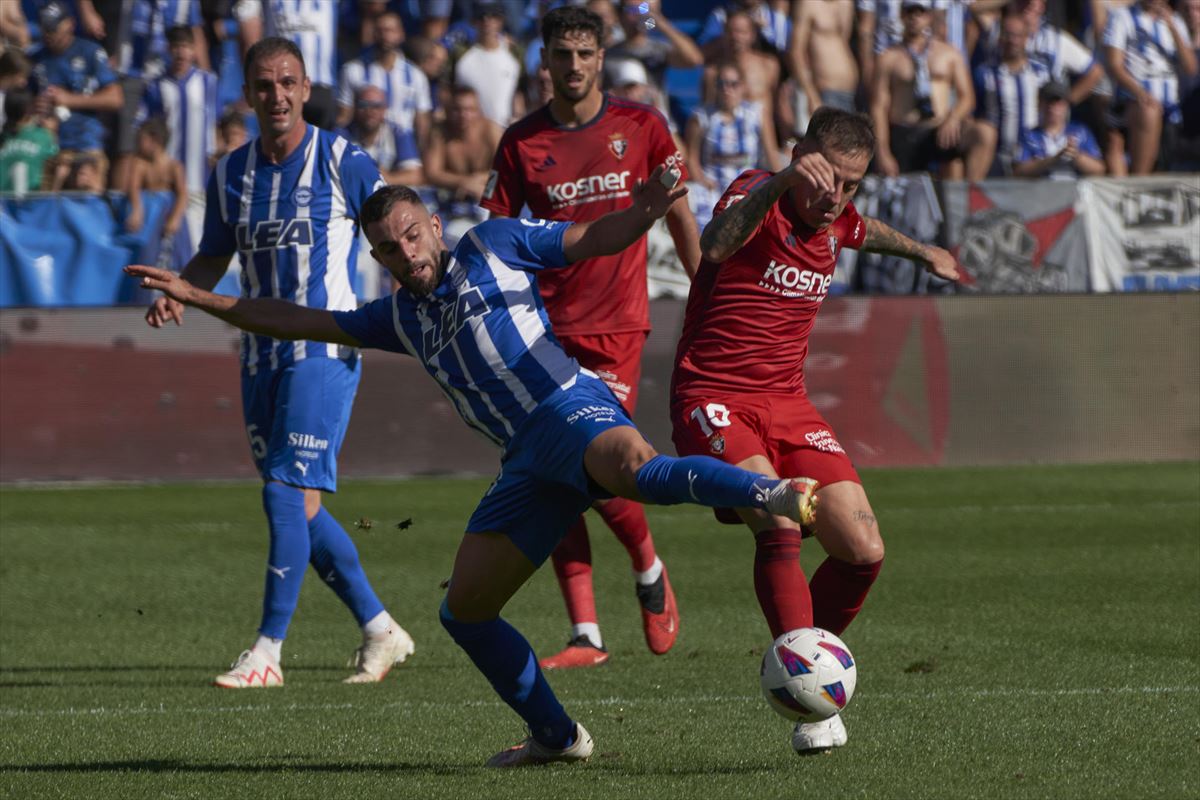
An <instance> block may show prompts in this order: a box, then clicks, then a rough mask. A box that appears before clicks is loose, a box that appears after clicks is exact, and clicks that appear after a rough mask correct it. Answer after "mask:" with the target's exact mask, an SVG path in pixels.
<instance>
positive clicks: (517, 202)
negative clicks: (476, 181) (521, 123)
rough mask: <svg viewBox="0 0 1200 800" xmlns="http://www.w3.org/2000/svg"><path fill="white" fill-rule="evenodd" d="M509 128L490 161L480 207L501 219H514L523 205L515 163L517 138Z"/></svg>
mask: <svg viewBox="0 0 1200 800" xmlns="http://www.w3.org/2000/svg"><path fill="white" fill-rule="evenodd" d="M512 132H513V128H509V129H508V130H507V131H506V132H505V134H504V136H503V137H502V138H501V139H500V147H499V148H498V149H497V150H496V155H495V157H494V158H493V159H492V174H491V175H489V176H488V181H487V186H485V187H484V189H483V198H482V199H481V200H480V203H479V204H480V205H481V206H483V207H484V208H486V209H487V210H488V211H494V212H495V213H497V214H499V215H500V216H502V217H515V216H516V215H517V214H518V213H519V212H520V211H521V207H522V206H524V205H525V187H524V185H523V184H522V181H521V169H520V166H519V165H518V163H517V160H518V158H519V156H518V153H517V137H516V136H513V135H511V134H512Z"/></svg>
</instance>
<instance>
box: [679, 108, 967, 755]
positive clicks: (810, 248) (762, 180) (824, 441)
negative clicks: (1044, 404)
mask: <svg viewBox="0 0 1200 800" xmlns="http://www.w3.org/2000/svg"><path fill="white" fill-rule="evenodd" d="M874 148H875V136H874V133H873V132H872V130H871V123H870V121H869V120H868V119H867V118H866V117H864V116H862V115H860V114H850V113H847V112H845V111H838V110H835V109H833V108H828V107H826V108H821V109H818V110H817V112H816V113H815V114H813V117H812V121H811V122H810V123H809V126H808V132H807V136H806V138H805V141H804V142H802V143H801V144H799V145H797V146H796V149H795V151H794V152H793V158H794V160H793V161H792V163H791V165H789V166H788V167H787V168H785V169H784V170H782V171H780V172H778V173H775V174H771V173H769V172H764V171H761V170H750V171H749V172H745V173H743V174H742V175H741V176H739V177H738V178H737V179H736V180H735V181H734V182H733V183H732V184H730V186H729V189H728V190H727V191H726V192H725V195H724V196H723V197H722V198H721V201H720V202H719V203H718V204H717V208H716V210H715V212H714V215H713V220H712V222H711V223H709V225H708V226H707V227H706V228H705V229H704V236H703V237H702V239H701V242H700V245H701V252H702V254H703V260H702V261H701V263H700V271H699V274H698V275H697V276H696V280H695V282H694V283H693V284H692V290H691V294H690V296H689V298H688V305H687V314H686V317H685V319H684V325H683V335H682V337H681V339H680V342H679V348H678V351H677V353H676V357H675V373H674V375H673V376H672V382H671V383H672V385H671V422H672V427H673V437H672V438H673V439H674V441H675V446H676V448H677V449H678V451H679V454H680V455H696V454H701V453H704V454H707V455H714V456H716V457H718V458H721V459H723V460H725V461H727V462H729V463H731V464H737V465H738V466H741V467H743V468H744V469H751V470H754V471H757V472H762V473H763V474H765V475H771V476H775V475H777V474H783V475H808V476H810V477H812V478H815V479H816V480H817V481H819V482H820V484H821V488H820V489H819V491H818V493H817V496H818V498H819V502H820V505H819V506H818V508H817V517H816V521H815V523H814V526H813V527H814V529H815V534H816V537H817V540H818V541H819V542H820V543H821V546H822V547H823V548H824V550H825V552H826V554H827V558H826V559H825V561H824V563H822V564H821V565H820V567H818V568H817V570H816V572H814V573H813V578H812V582H811V583H809V582H807V581H806V580H805V576H804V572H803V570H802V569H801V567H800V541H801V537H802V535H803V534H802V531H801V529H800V526H799V525H797V524H795V523H793V522H791V521H790V520H787V519H783V518H781V517H776V516H772V515H770V514H764V513H761V512H759V511H756V510H752V509H745V508H739V509H735V510H734V511H736V516H734V515H733V514H732V512H729V511H728V510H727V511H726V513H724V514H718V519H721V520H722V521H723V522H736V521H737V520H738V519H740V520H741V521H743V522H745V523H746V524H747V525H748V526H749V527H750V530H751V531H753V532H754V536H755V543H756V544H755V555H754V590H755V593H756V594H757V595H758V602H759V605H760V606H761V607H762V611H763V614H764V616H765V617H766V618H767V624H768V626H769V627H770V629H771V635H772V636H774V637H778V636H779V635H781V634H783V633H786V632H787V631H790V630H794V629H796V628H803V627H808V626H813V625H815V626H816V627H819V628H825V629H826V630H829V631H832V632H834V633H836V634H841V633H842V631H843V630H845V628H846V626H847V625H849V624H850V621H851V620H853V619H854V616H855V615H856V614H857V613H858V611H859V609H860V608H861V607H862V604H863V600H864V599H865V598H866V595H867V591H868V590H869V589H870V588H871V584H872V583H873V582H874V580H875V577H876V575H877V574H878V573H879V567H880V565H881V564H882V562H883V539H882V538H881V537H880V534H879V526H878V525H877V523H876V521H875V514H874V512H873V511H872V510H871V504H870V503H869V502H868V501H867V495H866V492H864V491H863V487H862V483H861V482H860V481H859V478H858V473H857V472H855V469H854V466H853V464H851V463H850V459H849V457H848V456H847V455H846V451H845V450H843V449H842V446H841V445H840V444H839V443H838V440H837V437H836V436H835V435H834V433H833V431H832V430H831V429H830V427H829V424H828V423H827V422H825V420H824V419H822V418H821V415H820V414H819V413H818V412H817V410H816V409H815V408H814V407H813V405H812V403H811V402H810V401H809V400H808V397H807V395H806V393H805V386H804V359H805V356H806V355H807V354H808V335H809V332H810V331H811V330H812V327H813V323H814V321H815V319H816V315H817V311H818V310H819V309H820V308H821V301H823V300H824V299H825V296H826V293H827V292H828V290H829V284H830V282H831V280H832V277H833V269H834V264H835V262H836V261H837V253H838V250H839V249H840V248H842V247H851V248H855V249H862V250H871V251H875V252H883V253H890V254H895V255H899V256H903V257H906V258H910V259H913V260H914V261H918V262H923V263H924V264H925V266H926V268H927V269H928V270H929V271H930V272H932V273H933V274H935V275H937V276H938V277H941V278H945V279H950V280H953V279H957V278H958V269H957V266H956V264H955V261H954V257H953V256H951V255H950V254H949V253H948V252H946V251H945V250H943V249H941V248H939V247H933V246H930V245H924V244H919V243H917V242H914V241H913V240H911V239H909V238H908V237H907V236H904V235H903V234H900V233H898V232H897V231H895V230H893V229H892V228H890V227H888V226H887V225H885V224H883V223H882V222H880V221H878V220H876V219H871V218H864V217H862V216H860V215H859V213H858V211H857V210H855V208H854V205H853V203H851V202H850V200H851V198H853V197H854V193H855V191H857V189H858V186H859V182H860V181H861V180H862V177H863V175H864V174H865V173H866V170H867V165H868V164H869V163H870V161H871V154H872V153H873V152H874ZM845 741H846V729H845V726H844V725H843V724H842V721H841V719H840V717H838V716H834V717H832V718H831V719H830V720H827V721H824V722H817V723H807V724H806V723H799V724H797V726H796V729H795V730H794V731H793V734H792V745H793V746H794V747H795V748H796V750H797V752H801V753H804V752H813V751H819V750H827V749H829V748H831V747H837V746H840V745H842V744H844V743H845Z"/></svg>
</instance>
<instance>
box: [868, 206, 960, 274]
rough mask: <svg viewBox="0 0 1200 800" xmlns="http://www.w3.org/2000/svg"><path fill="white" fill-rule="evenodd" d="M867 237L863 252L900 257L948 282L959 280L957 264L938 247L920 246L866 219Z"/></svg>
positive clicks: (879, 223)
mask: <svg viewBox="0 0 1200 800" xmlns="http://www.w3.org/2000/svg"><path fill="white" fill-rule="evenodd" d="M865 219H866V223H867V235H866V238H864V239H863V243H862V248H861V249H863V250H867V251H870V252H872V253H884V254H886V255H892V256H901V257H902V258H907V259H911V260H912V261H916V262H919V263H921V264H924V265H925V269H926V270H928V271H929V272H931V273H933V274H934V275H937V276H938V277H939V278H943V279H945V280H948V281H956V280H958V278H959V274H958V262H957V261H955V260H954V256H952V255H950V253H948V252H947V251H945V250H943V249H942V248H940V247H934V246H933V245H929V244H921V243H920V242H915V241H913V240H912V239H910V238H908V237H907V236H905V235H904V234H903V233H900V231H898V230H896V229H895V228H892V227H890V226H888V225H885V224H884V223H882V222H880V221H879V220H877V219H874V218H872V217H866V218H865Z"/></svg>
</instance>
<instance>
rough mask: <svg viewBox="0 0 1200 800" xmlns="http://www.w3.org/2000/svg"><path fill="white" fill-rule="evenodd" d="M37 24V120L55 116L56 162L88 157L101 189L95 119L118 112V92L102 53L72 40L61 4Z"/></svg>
mask: <svg viewBox="0 0 1200 800" xmlns="http://www.w3.org/2000/svg"><path fill="white" fill-rule="evenodd" d="M38 19H39V22H40V23H41V26H42V37H43V40H44V45H45V46H44V47H43V48H42V49H41V50H39V51H38V52H37V54H36V55H35V56H34V69H33V77H34V81H35V83H36V85H37V89H38V92H39V95H38V100H37V105H38V108H37V111H38V113H39V114H41V115H43V116H45V115H48V114H57V115H58V118H59V119H60V120H62V124H61V125H60V126H59V129H58V146H59V148H60V150H59V154H58V158H59V159H60V160H62V161H64V162H66V163H70V164H72V165H73V166H74V164H75V161H76V157H77V156H78V155H80V154H87V155H89V156H91V157H92V160H93V162H94V169H95V170H96V171H97V173H98V174H99V177H100V185H101V188H103V186H104V183H105V181H106V180H107V177H108V158H107V157H106V156H105V155H104V143H105V140H106V139H107V138H108V128H107V126H106V125H105V124H104V123H103V122H102V121H101V120H100V117H99V114H100V113H102V112H105V111H117V110H118V109H120V108H121V106H122V104H123V103H124V94H123V93H122V91H121V86H120V84H118V83H117V76H116V74H115V73H114V72H113V71H112V68H111V67H109V65H108V54H107V53H105V52H104V48H103V47H101V46H100V45H98V44H96V43H95V42H91V41H88V40H87V39H80V38H78V37H76V36H75V18H74V17H72V16H71V15H70V14H69V13H68V12H67V9H66V7H65V6H64V5H63V4H62V3H60V2H58V1H57V0H53V1H52V2H50V3H47V4H46V5H45V6H43V7H42V10H41V12H40V14H39V16H38ZM73 172H77V170H74V169H73Z"/></svg>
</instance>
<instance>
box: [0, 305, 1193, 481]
mask: <svg viewBox="0 0 1200 800" xmlns="http://www.w3.org/2000/svg"><path fill="white" fill-rule="evenodd" d="M651 313H652V317H653V323H654V327H655V330H654V333H653V334H652V335H651V337H650V339H649V341H648V343H647V346H646V351H645V365H644V370H643V377H642V384H641V387H640V388H641V400H640V405H639V408H638V413H637V421H638V423H639V426H641V428H642V430H643V432H644V433H645V434H646V435H647V436H648V438H649V439H650V441H651V442H653V443H654V444H655V446H656V447H658V448H659V449H660V450H662V451H664V452H668V453H670V452H674V449H673V447H672V445H671V438H670V426H669V421H668V416H667V414H668V409H667V399H668V398H667V393H668V390H669V383H670V369H671V364H672V362H673V357H674V351H675V343H676V341H677V340H678V336H679V332H680V328H681V325H682V319H683V303H682V302H681V301H679V300H675V299H671V300H658V301H654V302H653V303H652V304H651ZM237 344H238V335H237V333H236V332H235V331H234V330H233V329H232V328H230V327H229V326H227V325H225V324H223V323H221V322H219V321H217V320H214V319H212V318H210V317H207V316H206V315H204V314H200V313H195V312H191V313H189V314H188V315H187V318H186V322H185V324H184V325H183V327H181V328H176V327H174V326H169V327H168V329H166V330H160V331H155V330H151V329H149V328H148V327H147V326H146V324H145V322H144V321H143V319H142V310H141V309H136V308H120V309H95V310H91V309H58V310H34V309H30V310H20V311H17V310H10V311H5V312H4V313H3V314H0V387H2V399H3V402H0V481H4V482H12V481H45V480H83V479H117V480H183V479H197V478H217V479H227V478H246V479H250V478H253V477H254V469H253V466H252V463H251V460H250V456H249V452H248V445H247V440H246V434H245V430H244V428H243V423H242V412H241V400H240V396H239V380H238V373H239V369H238V366H237V358H236V355H235V353H236V349H237ZM365 362H366V363H365V369H364V377H363V381H362V385H361V388H360V390H359V394H358V399H357V401H356V404H355V410H354V416H353V418H352V421H351V423H350V429H349V432H348V435H347V438H346V443H345V446H344V447H343V450H342V453H341V458H340V461H341V469H340V473H341V474H342V475H343V476H347V477H390V476H402V475H413V474H439V473H475V474H485V475H486V474H492V473H493V472H494V471H495V470H496V466H497V459H496V455H497V454H496V451H495V450H494V449H493V448H492V447H491V446H490V445H489V444H487V443H485V442H484V441H483V440H482V439H481V438H479V437H477V436H476V435H475V434H474V433H472V432H471V431H469V430H468V429H467V428H466V426H465V425H463V424H462V422H461V421H460V420H459V419H458V418H457V416H456V415H455V412H454V409H453V408H452V407H451V406H450V404H449V403H448V401H447V400H446V399H445V396H444V395H443V394H442V393H441V392H440V391H439V390H438V389H437V387H436V386H435V385H434V383H433V381H432V380H431V379H429V378H428V377H427V376H425V375H423V374H420V373H423V370H422V368H421V367H420V366H419V365H418V364H417V363H416V362H415V361H414V360H413V359H409V358H403V357H397V356H393V355H390V354H386V353H380V352H375V351H372V352H368V353H366V354H365ZM807 385H808V390H809V393H810V395H811V397H812V398H813V401H814V403H815V404H816V405H817V407H818V408H819V409H820V410H821V411H822V413H823V414H824V415H825V417H826V418H827V420H828V421H829V423H830V424H831V426H832V427H833V429H834V431H835V432H837V434H838V435H839V438H840V440H841V443H842V445H843V446H844V447H845V448H846V450H847V452H848V453H849V454H850V455H851V457H852V458H853V459H854V461H855V463H856V464H858V465H859V466H860V467H877V466H879V467H882V466H965V465H985V464H1027V463H1035V462H1048V463H1058V462H1062V463H1087V462H1105V461H1131V460H1132V461H1155V460H1182V459H1197V458H1200V293H1192V292H1187V293H1158V294H1153V293H1141V294H1125V295H1121V294H1105V295H1072V294H1066V295H1062V294H1057V295H1049V294H1047V295H1037V296H1028V295H1023V296H1012V295H1009V296H974V297H961V296H959V297H831V298H829V299H827V300H826V302H825V308H824V309H823V310H822V312H821V315H820V317H819V318H818V323H817V326H816V330H815V332H814V334H813V338H812V346H811V354H810V356H809V361H808V374H807Z"/></svg>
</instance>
